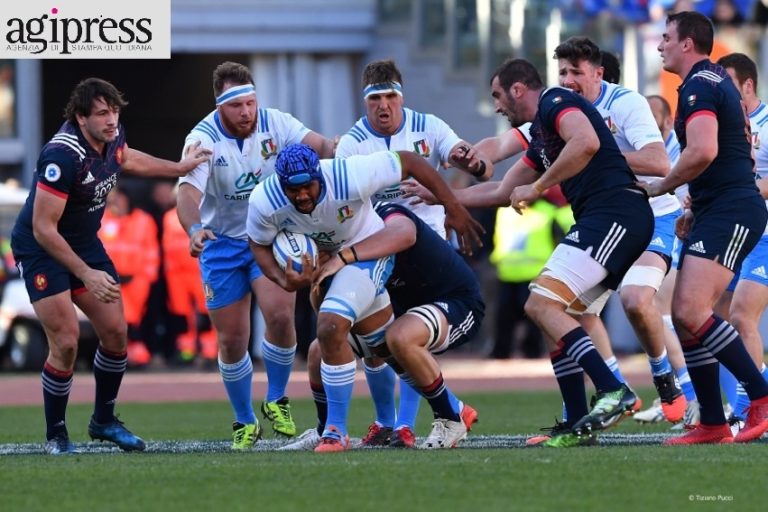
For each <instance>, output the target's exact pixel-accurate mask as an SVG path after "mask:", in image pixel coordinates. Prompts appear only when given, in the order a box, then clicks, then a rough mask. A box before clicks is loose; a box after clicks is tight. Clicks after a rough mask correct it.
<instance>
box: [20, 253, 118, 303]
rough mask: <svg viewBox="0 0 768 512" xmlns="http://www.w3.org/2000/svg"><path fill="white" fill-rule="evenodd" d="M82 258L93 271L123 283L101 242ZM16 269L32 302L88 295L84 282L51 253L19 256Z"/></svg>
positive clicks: (81, 254)
mask: <svg viewBox="0 0 768 512" xmlns="http://www.w3.org/2000/svg"><path fill="white" fill-rule="evenodd" d="M78 256H79V257H80V258H81V259H82V260H83V261H84V262H85V263H86V264H87V265H88V266H89V267H91V268H95V269H96V270H103V271H104V272H106V273H108V274H109V275H111V276H112V278H113V279H114V280H115V282H118V283H119V282H120V278H118V277H117V271H116V270H115V266H114V265H113V264H112V260H110V259H109V256H107V253H106V251H105V250H104V246H103V245H101V242H98V241H97V242H96V243H95V244H93V247H92V248H91V249H90V250H89V251H88V252H87V253H82V252H81V253H79V254H78ZM14 257H15V258H16V267H18V269H19V273H20V274H21V278H22V279H24V285H25V286H26V288H27V293H29V301H30V302H36V301H38V300H40V299H44V298H45V297H50V296H52V295H56V294H57V293H61V292H63V291H65V290H71V291H72V293H73V294H78V293H82V292H84V291H86V288H85V285H84V284H83V282H82V281H81V280H80V279H78V278H77V277H75V275H74V274H72V273H71V272H70V271H69V270H68V269H67V268H66V267H65V266H64V265H62V264H61V263H59V262H58V261H56V260H55V259H53V258H52V257H51V256H50V255H49V254H48V253H47V252H45V251H41V252H36V253H28V254H16V255H14Z"/></svg>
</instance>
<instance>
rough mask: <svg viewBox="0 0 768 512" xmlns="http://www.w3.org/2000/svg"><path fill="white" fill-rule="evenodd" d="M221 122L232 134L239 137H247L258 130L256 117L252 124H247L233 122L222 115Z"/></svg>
mask: <svg viewBox="0 0 768 512" xmlns="http://www.w3.org/2000/svg"><path fill="white" fill-rule="evenodd" d="M221 123H222V124H223V125H224V128H226V129H227V131H228V132H229V133H230V134H231V135H233V136H234V137H236V138H238V139H247V138H248V137H250V136H251V134H252V133H253V132H254V131H256V117H254V118H253V120H252V121H251V122H250V124H248V125H245V126H244V125H243V124H241V123H236V124H232V123H230V122H229V120H228V119H227V118H226V117H225V116H221Z"/></svg>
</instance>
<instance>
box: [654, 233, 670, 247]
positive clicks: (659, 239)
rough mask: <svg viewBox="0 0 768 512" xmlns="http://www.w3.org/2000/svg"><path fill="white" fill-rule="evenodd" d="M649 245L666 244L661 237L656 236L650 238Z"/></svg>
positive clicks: (661, 245)
mask: <svg viewBox="0 0 768 512" xmlns="http://www.w3.org/2000/svg"><path fill="white" fill-rule="evenodd" d="M651 245H655V246H656V247H661V248H666V247H667V245H666V244H665V243H664V240H662V239H661V237H660V236H657V237H656V238H654V239H653V240H651Z"/></svg>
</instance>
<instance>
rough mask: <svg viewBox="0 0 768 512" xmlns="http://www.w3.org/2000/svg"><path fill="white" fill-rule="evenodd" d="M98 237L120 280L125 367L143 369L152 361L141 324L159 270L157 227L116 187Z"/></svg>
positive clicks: (108, 200)
mask: <svg viewBox="0 0 768 512" xmlns="http://www.w3.org/2000/svg"><path fill="white" fill-rule="evenodd" d="M99 238H100V239H101V242H102V243H103V244H104V249H106V251H107V254H108V255H109V257H110V258H111V259H112V262H113V263H114V265H115V270H116V271H117V276H118V278H119V280H120V292H121V293H122V296H123V308H124V311H125V321H126V322H127V323H128V365H129V366H146V365H148V364H149V362H150V360H151V359H152V355H151V354H150V352H149V350H148V348H147V345H146V343H145V340H144V335H143V333H142V330H141V321H142V318H143V317H144V314H145V312H146V310H147V299H148V298H149V289H150V286H151V285H152V283H154V282H155V280H156V279H157V275H158V270H159V268H160V247H159V244H158V241H157V227H156V225H155V221H154V220H153V219H152V217H151V216H150V215H149V214H148V213H146V212H145V211H143V210H141V209H139V208H136V207H134V204H133V200H132V199H131V197H130V196H129V195H128V193H127V192H126V190H125V189H124V188H123V187H122V186H121V185H120V184H118V185H117V186H116V187H115V188H113V189H112V191H111V192H110V193H109V195H108V196H107V208H106V211H105V212H104V217H103V218H102V220H101V228H100V229H99Z"/></svg>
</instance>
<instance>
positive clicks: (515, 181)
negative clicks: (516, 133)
mask: <svg viewBox="0 0 768 512" xmlns="http://www.w3.org/2000/svg"><path fill="white" fill-rule="evenodd" d="M538 177H539V173H538V172H536V171H535V170H534V169H531V167H529V166H528V165H526V164H525V162H524V161H523V160H522V159H521V160H518V161H517V162H515V164H514V165H513V166H512V167H510V168H509V170H508V171H507V172H506V174H504V177H503V178H502V179H501V181H488V182H486V183H478V184H477V185H472V186H471V187H467V188H462V189H453V194H454V195H455V196H456V199H458V200H459V202H460V203H461V204H463V205H464V206H465V207H467V208H497V207H501V206H509V196H510V194H512V190H514V188H515V187H517V186H520V185H527V184H528V183H532V182H533V181H535V180H536V178H538ZM400 187H401V189H402V190H403V191H404V192H405V196H406V197H414V198H418V200H415V202H424V203H427V204H436V203H437V201H436V200H435V196H434V195H432V193H431V192H430V191H429V190H427V189H426V188H425V187H423V186H421V185H419V184H418V183H413V182H411V181H405V182H403V183H402V184H401V185H400Z"/></svg>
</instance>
